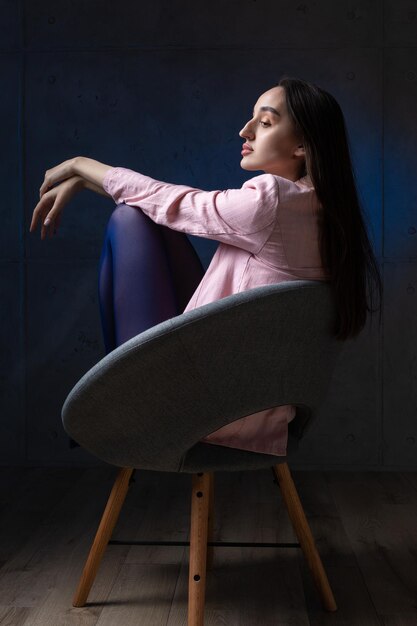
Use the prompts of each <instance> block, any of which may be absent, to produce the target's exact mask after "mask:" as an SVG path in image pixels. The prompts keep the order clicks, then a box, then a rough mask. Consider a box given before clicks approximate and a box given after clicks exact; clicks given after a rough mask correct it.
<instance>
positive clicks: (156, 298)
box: [70, 203, 204, 448]
mask: <svg viewBox="0 0 417 626" xmlns="http://www.w3.org/2000/svg"><path fill="white" fill-rule="evenodd" d="M203 276H204V268H203V266H202V264H201V261H200V259H199V257H198V255H197V253H196V252H195V250H194V248H193V246H192V244H191V242H190V241H189V239H188V238H187V235H186V234H185V233H181V232H178V231H174V230H172V229H170V228H168V227H166V226H162V225H161V224H156V223H155V222H153V221H152V220H151V219H150V217H148V216H147V215H146V214H145V213H143V212H142V211H141V210H140V208H137V207H132V206H129V205H127V204H124V203H122V204H119V205H117V207H116V208H115V209H114V211H113V213H112V214H111V216H110V219H109V222H108V224H107V229H106V233H105V238H104V243H103V248H102V251H101V256H100V262H99V276H98V292H99V305H100V318H101V324H102V331H103V339H104V345H105V350H106V354H108V353H109V352H111V351H112V350H114V349H115V348H117V347H118V346H120V345H121V344H122V343H124V342H125V341H127V340H128V339H130V338H131V337H134V336H135V335H138V334H139V333H141V332H142V331H144V330H146V329H148V328H151V327H152V326H155V325H156V324H159V323H160V322H162V321H164V320H166V319H168V318H170V317H174V316H176V315H179V314H180V313H182V312H183V310H184V308H185V307H186V305H187V303H188V302H189V300H190V298H191V296H192V295H193V293H194V291H195V290H196V289H197V286H198V284H199V283H200V281H201V279H202V278H203ZM78 445H79V444H77V443H76V442H75V441H74V440H73V439H70V447H72V448H73V447H77V446H78Z"/></svg>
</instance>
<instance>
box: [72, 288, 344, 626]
mask: <svg viewBox="0 0 417 626" xmlns="http://www.w3.org/2000/svg"><path fill="white" fill-rule="evenodd" d="M334 324H335V307H334V300H333V296H332V294H331V289H330V286H329V284H328V283H325V282H319V281H310V280H297V281H289V282H284V283H279V284H273V285H263V286H261V287H256V288H254V289H250V290H248V291H244V292H241V293H237V294H233V295H231V296H227V297H225V298H222V299H220V300H217V301H215V302H211V303H209V304H205V305H203V306H201V307H198V308H197V309H193V310H191V311H187V312H186V313H182V314H181V315H178V316H176V317H173V318H170V319H168V320H166V321H164V322H161V323H160V324H157V325H156V326H154V327H152V328H150V329H148V330H146V331H144V332H142V333H140V334H139V335H137V336H135V337H133V338H131V339H129V340H128V341H126V343H124V344H123V345H121V346H119V347H118V348H116V349H115V350H113V351H112V352H111V353H109V354H107V355H106V356H105V357H104V358H103V359H102V360H101V361H99V362H98V363H97V364H96V365H95V366H94V367H93V368H91V369H90V370H89V371H88V372H87V373H86V374H85V375H84V376H83V377H82V378H81V379H80V380H79V382H78V383H77V384H76V385H75V387H74V388H73V389H72V390H71V392H70V393H69V395H68V397H67V398H66V400H65V403H64V406H63V408H62V419H63V424H64V428H65V430H66V432H67V433H68V434H69V435H70V436H71V437H72V438H73V439H75V441H77V442H78V443H79V444H80V445H81V446H82V447H84V448H85V449H86V450H88V451H89V452H91V453H92V454H93V455H95V456H97V457H98V458H100V459H102V460H104V461H106V462H107V463H110V464H112V465H115V466H117V467H119V468H121V469H119V472H118V476H117V478H116V481H115V484H114V486H113V489H112V492H111V494H110V497H109V500H108V503H107V505H106V508H105V511H104V514H103V517H102V520H101V522H100V525H99V528H98V530H97V534H96V537H95V539H94V542H93V545H92V548H91V550H90V554H89V556H88V559H87V562H86V565H85V567H84V571H83V574H82V576H81V580H80V583H79V586H78V589H77V591H76V594H75V597H74V600H73V606H78V607H79V606H84V604H85V603H86V601H87V596H88V594H89V591H90V588H91V586H92V584H93V581H94V577H95V575H96V572H97V568H98V566H99V563H100V560H101V557H102V555H103V553H104V550H105V549H106V546H107V544H108V542H109V540H110V538H111V535H112V532H113V529H114V527H115V524H116V522H117V519H118V516H119V513H120V510H121V507H122V505H123V502H124V499H125V497H126V494H127V490H128V487H129V484H130V481H131V477H132V473H133V471H134V470H135V469H136V470H137V469H147V470H156V471H165V472H186V473H190V474H192V475H193V476H192V496H191V497H192V506H191V532H190V543H189V545H190V564H189V596H188V624H189V626H201V625H202V624H203V620H204V601H205V579H206V566H207V567H208V568H210V567H211V565H212V557H213V546H212V545H211V544H212V543H214V542H212V529H213V498H212V493H213V491H212V488H213V473H214V472H215V471H216V470H218V471H227V470H230V471H239V470H256V469H261V468H266V467H271V468H272V470H273V472H274V474H275V476H276V479H277V483H278V485H279V487H280V490H281V495H282V497H283V501H284V504H285V506H286V508H287V510H288V514H289V517H290V519H291V522H292V524H293V528H294V531H295V533H296V535H297V538H298V540H299V542H300V543H297V544H276V545H277V546H278V547H284V546H289V545H291V546H295V547H301V549H302V550H303V553H304V556H305V558H306V560H307V563H308V566H309V568H310V569H311V572H312V575H313V578H314V582H315V584H316V586H317V588H318V591H319V593H320V597H321V600H322V604H323V607H324V608H325V609H326V610H328V611H335V610H336V609H337V607H336V603H335V600H334V597H333V594H332V590H331V588H330V585H329V582H328V579H327V576H326V573H325V571H324V568H323V565H322V562H321V559H320V556H319V554H318V552H317V549H316V547H315V544H314V539H313V537H312V534H311V531H310V528H309V525H308V523H307V520H306V517H305V514H304V511H303V508H302V506H301V503H300V500H299V498H298V494H297V491H296V489H295V486H294V483H293V481H292V478H291V474H290V471H289V468H288V465H287V460H288V459H289V458H291V457H292V456H293V455H294V453H295V452H296V451H297V447H298V441H299V440H300V439H301V437H303V436H304V434H305V432H306V431H307V430H308V429H309V428H310V427H311V424H312V422H313V420H314V418H315V416H316V413H317V410H318V408H319V407H320V404H321V403H322V402H323V399H324V397H325V396H326V394H327V389H328V386H329V383H330V380H331V377H332V372H333V369H334V366H335V363H336V361H337V358H338V356H339V353H340V350H341V347H342V345H343V342H341V341H338V340H336V339H335V337H334V335H333V330H334ZM283 404H294V405H297V413H296V417H295V418H294V419H293V420H292V421H291V422H290V423H289V435H288V448H287V456H273V455H268V454H260V453H255V452H248V451H243V450H237V449H233V448H228V447H225V446H218V445H213V444H208V443H204V442H201V441H200V439H201V438H203V437H205V436H206V435H208V434H209V433H211V432H213V431H215V430H217V429H218V428H220V427H221V426H224V425H225V424H229V423H230V422H233V421H234V420H237V419H239V418H240V417H243V416H245V415H250V414H252V413H255V412H257V411H261V410H263V409H267V408H270V407H274V406H279V405H283ZM173 544H174V545H178V544H175V543H174V542H173ZM216 545H222V544H218V543H217V544H216ZM256 545H257V544H256Z"/></svg>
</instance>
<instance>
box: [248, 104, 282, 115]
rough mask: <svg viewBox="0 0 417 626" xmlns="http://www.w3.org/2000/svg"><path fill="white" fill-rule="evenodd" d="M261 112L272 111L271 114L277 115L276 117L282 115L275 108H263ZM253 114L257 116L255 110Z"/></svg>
mask: <svg viewBox="0 0 417 626" xmlns="http://www.w3.org/2000/svg"><path fill="white" fill-rule="evenodd" d="M259 110H260V111H270V112H271V113H275V115H280V114H279V113H278V111H277V110H276V109H274V108H273V107H267V106H265V107H261V108H260V109H259ZM253 114H254V115H255V109H253Z"/></svg>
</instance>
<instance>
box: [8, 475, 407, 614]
mask: <svg viewBox="0 0 417 626" xmlns="http://www.w3.org/2000/svg"><path fill="white" fill-rule="evenodd" d="M116 474H117V468H112V467H110V466H109V467H98V468H86V469H85V468H83V469H79V468H77V469H65V468H24V469H22V468H0V487H1V493H0V512H1V517H0V531H1V533H0V561H1V562H2V566H1V567H0V625H1V626H75V625H77V626H118V625H119V624H120V625H122V624H123V626H128V625H130V624H131V625H132V626H133V625H135V626H166V625H167V626H186V625H187V603H188V559H189V548H188V546H130V545H110V546H108V548H107V550H106V552H105V554H104V557H103V560H102V562H101V565H100V568H99V571H98V574H97V577H96V580H95V581H94V584H93V586H92V589H91V591H90V595H89V598H88V602H87V604H86V606H85V607H82V608H75V607H73V606H72V597H73V594H74V592H75V589H76V586H77V583H78V580H79V577H80V575H81V572H82V569H83V566H84V562H85V559H86V558H87V555H88V551H89V547H90V545H91V542H92V540H93V538H94V535H95V532H96V529H97V526H98V523H99V521H100V517H101V515H102V512H103V510H104V507H105V504H106V501H107V498H108V496H109V493H110V490H111V487H112V484H113V482H114V479H115V477H116ZM292 475H293V478H294V482H295V484H296V487H297V490H298V493H299V495H300V498H301V501H302V503H303V507H304V511H305V513H306V516H307V519H308V521H309V524H310V527H311V530H312V533H313V536H314V537H315V540H316V545H317V548H318V550H319V553H320V555H321V558H322V561H323V564H324V567H325V570H326V572H327V575H328V578H329V581H330V585H331V587H332V589H333V593H334V596H335V598H336V602H337V605H338V610H337V611H336V612H333V613H328V612H326V611H324V610H323V608H322V606H321V602H320V598H319V595H318V592H317V590H316V588H315V585H314V583H313V579H312V577H311V574H310V570H309V568H308V566H307V563H306V561H305V559H304V557H303V554H302V552H301V550H300V549H299V548H260V547H233V548H232V547H215V549H214V561H213V568H212V569H211V570H209V571H208V573H207V585H206V609H205V626H220V625H221V626H261V625H262V626H324V625H325V626H327V625H330V624H331V625H332V626H341V625H343V626H377V625H383V626H412V625H413V626H416V624H417V473H416V472H414V473H407V472H311V471H310V472H309V471H294V472H292ZM191 478H192V477H191V475H188V474H171V473H166V472H150V471H141V470H137V471H136V472H135V473H134V482H133V483H132V484H131V486H130V488H129V492H128V495H127V497H126V501H125V504H124V506H123V509H122V513H121V515H120V519H119V521H118V523H117V525H116V528H115V531H114V534H113V539H120V540H124V539H126V540H136V541H137V540H144V541H188V540H189V522H190V509H191V502H190V496H191ZM214 495H215V498H214V502H215V516H214V540H215V541H236V542H296V541H297V538H296V536H295V534H294V531H293V529H292V526H291V524H290V521H289V519H288V515H287V513H286V510H285V508H284V507H283V504H282V500H281V495H280V491H279V488H278V485H277V483H276V482H275V479H274V476H273V474H272V472H271V470H260V471H254V472H230V473H227V472H217V473H216V474H215V479H214Z"/></svg>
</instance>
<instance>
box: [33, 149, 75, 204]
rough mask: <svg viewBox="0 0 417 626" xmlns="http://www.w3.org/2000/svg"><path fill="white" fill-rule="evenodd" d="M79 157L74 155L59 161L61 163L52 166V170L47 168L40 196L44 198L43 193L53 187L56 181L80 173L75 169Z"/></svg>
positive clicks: (58, 181)
mask: <svg viewBox="0 0 417 626" xmlns="http://www.w3.org/2000/svg"><path fill="white" fill-rule="evenodd" d="M77 158H78V157H73V158H72V159H68V160H67V161H63V162H62V163H59V165H56V166H55V167H52V168H51V169H50V170H46V172H45V179H44V181H43V183H42V185H41V187H40V189H39V198H42V196H43V194H44V193H46V192H47V191H48V190H49V189H51V188H52V187H53V186H54V185H55V183H62V181H64V180H66V179H67V178H71V176H75V175H78V172H76V171H75V166H76V162H77Z"/></svg>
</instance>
